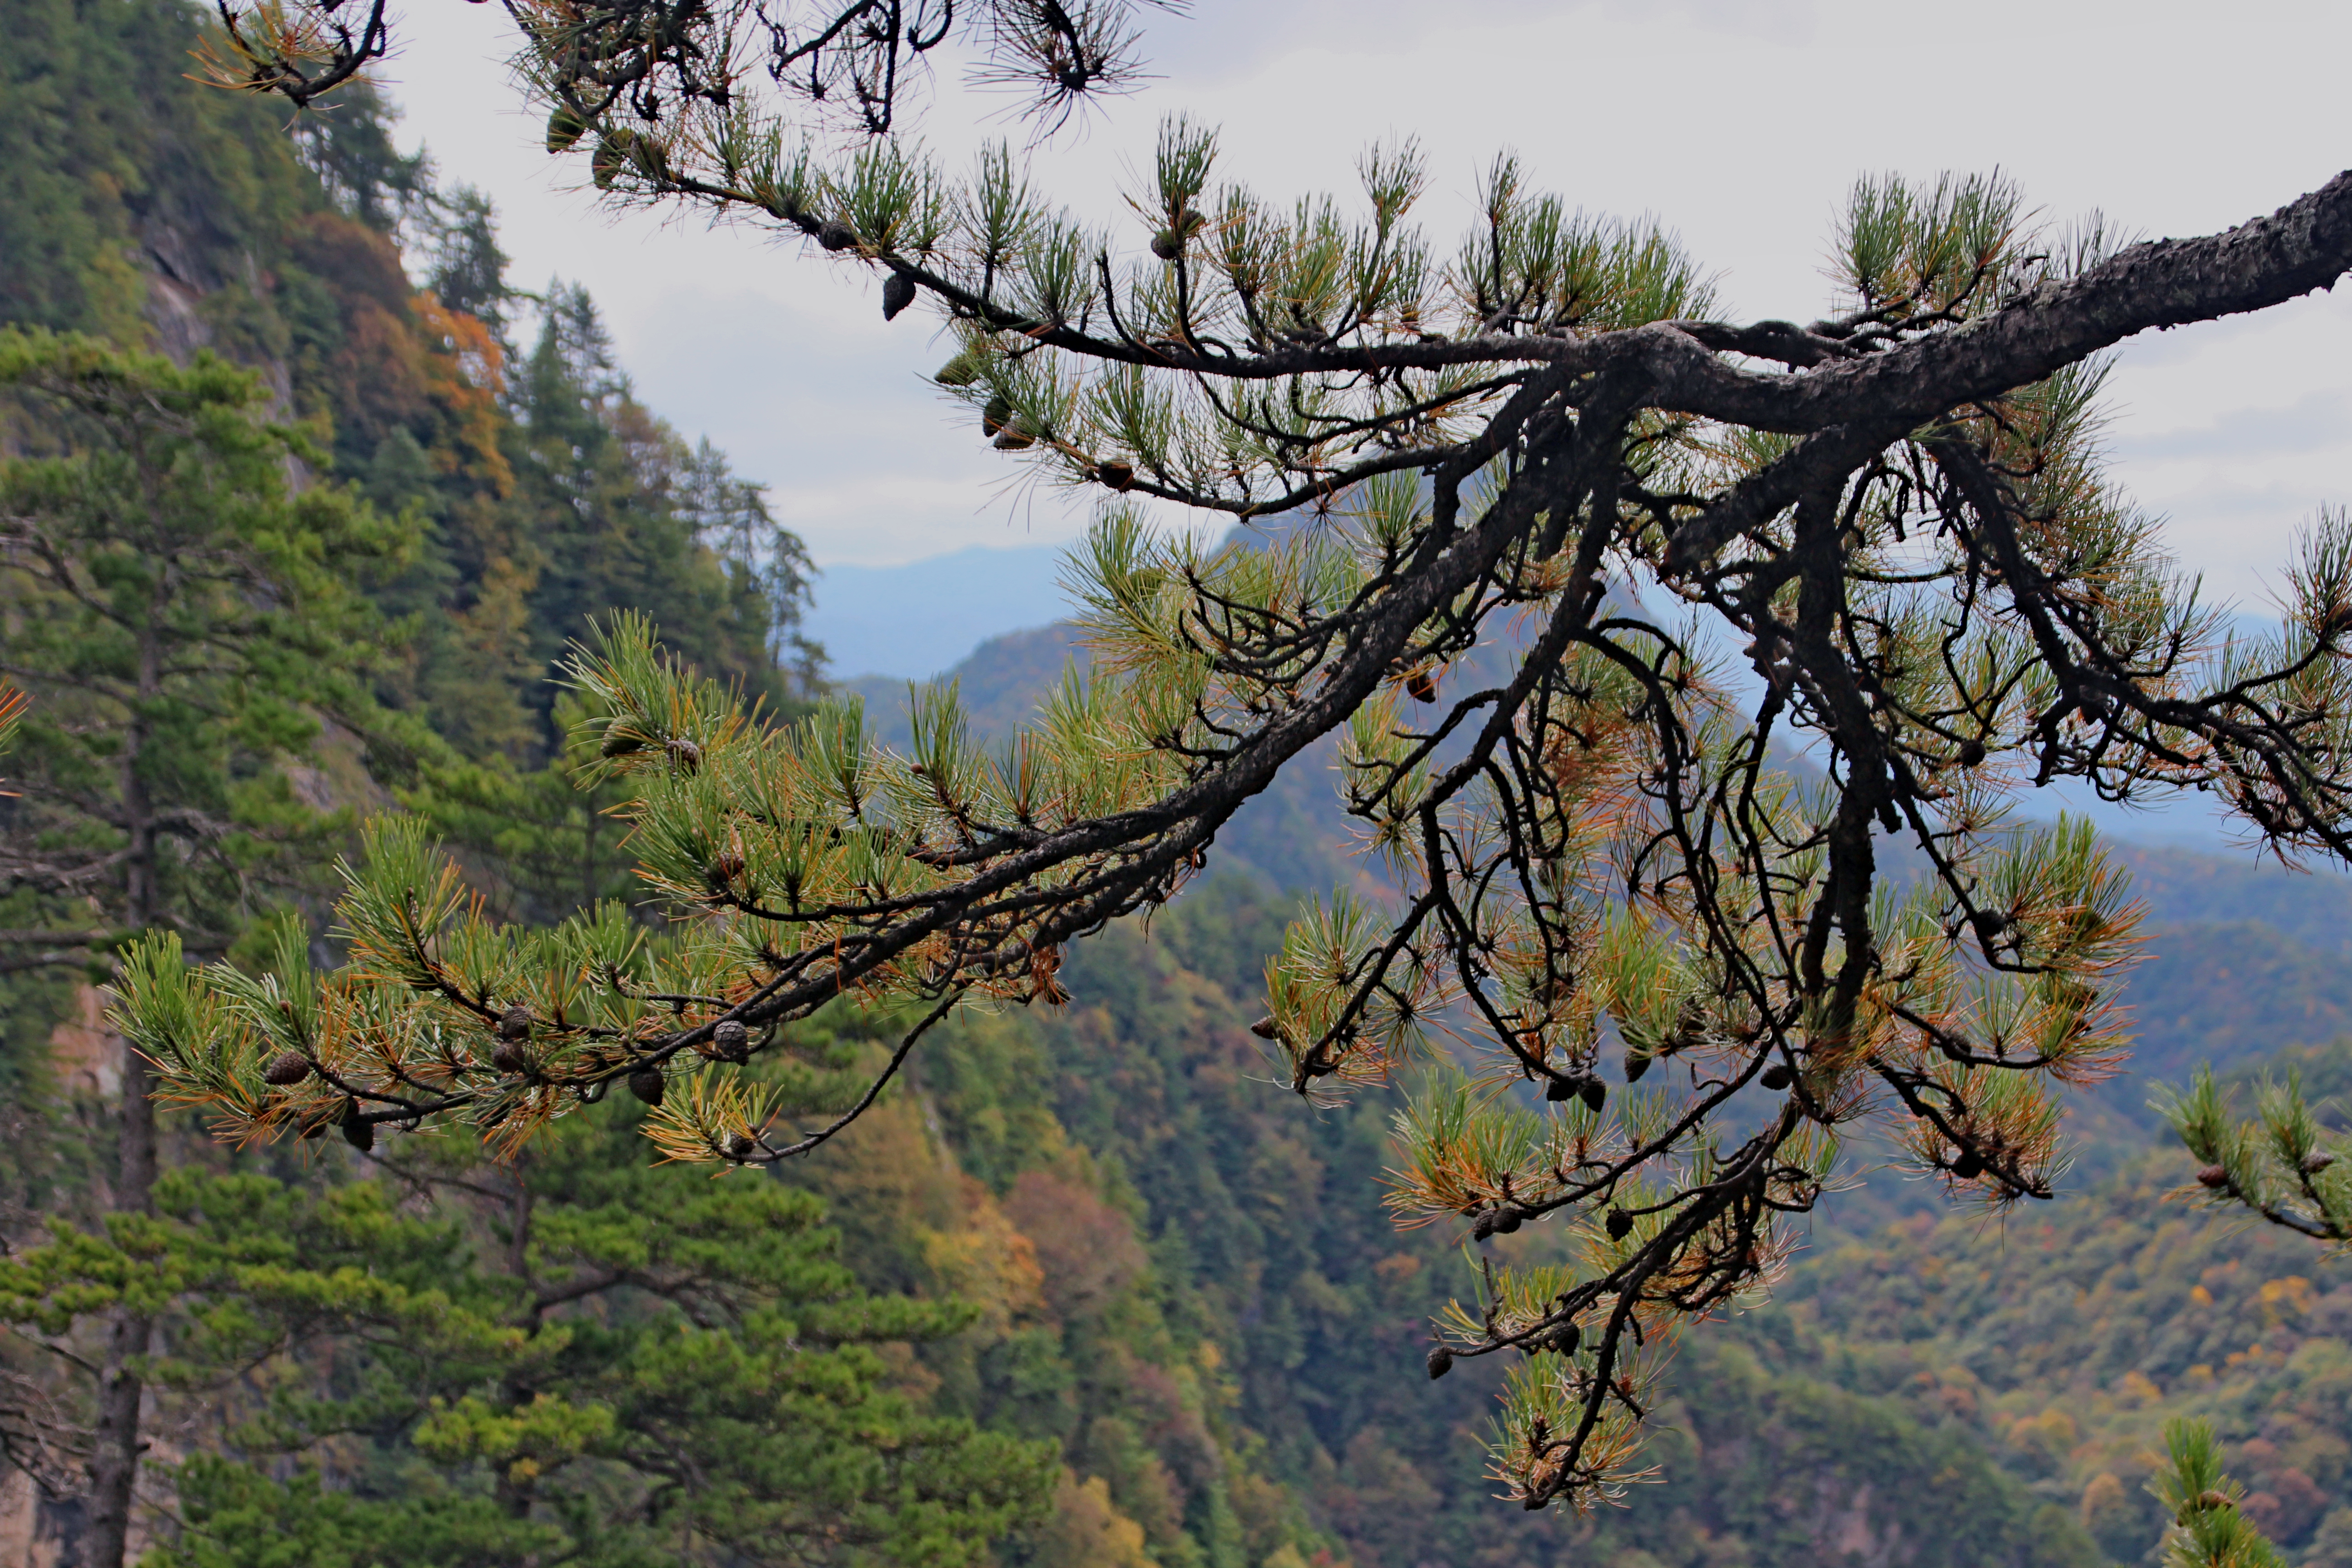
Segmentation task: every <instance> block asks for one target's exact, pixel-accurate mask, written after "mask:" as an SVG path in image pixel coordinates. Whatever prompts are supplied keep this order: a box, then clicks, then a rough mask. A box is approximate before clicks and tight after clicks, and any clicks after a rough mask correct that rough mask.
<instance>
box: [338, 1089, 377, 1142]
mask: <svg viewBox="0 0 2352 1568" xmlns="http://www.w3.org/2000/svg"><path fill="white" fill-rule="evenodd" d="M343 1142H346V1143H348V1144H350V1145H351V1146H352V1148H354V1149H356V1150H358V1151H359V1152H361V1153H362V1154H364V1153H366V1152H368V1151H369V1150H371V1149H373V1148H374V1147H375V1123H373V1122H372V1121H367V1120H366V1119H365V1118H364V1117H362V1115H361V1114H360V1102H359V1101H358V1100H345V1101H344V1102H343Z"/></svg>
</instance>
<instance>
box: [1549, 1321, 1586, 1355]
mask: <svg viewBox="0 0 2352 1568" xmlns="http://www.w3.org/2000/svg"><path fill="white" fill-rule="evenodd" d="M1583 1339H1584V1331H1583V1330H1581V1329H1580V1328H1578V1327H1577V1326H1576V1324H1575V1323H1574V1322H1573V1321H1570V1322H1565V1323H1562V1324H1561V1325H1560V1326H1559V1328H1557V1329H1555V1330H1553V1331H1552V1336H1551V1348H1552V1350H1553V1352H1555V1353H1557V1354H1559V1355H1574V1354H1575V1353H1576V1347H1577V1346H1578V1344H1580V1342H1582V1341H1583Z"/></svg>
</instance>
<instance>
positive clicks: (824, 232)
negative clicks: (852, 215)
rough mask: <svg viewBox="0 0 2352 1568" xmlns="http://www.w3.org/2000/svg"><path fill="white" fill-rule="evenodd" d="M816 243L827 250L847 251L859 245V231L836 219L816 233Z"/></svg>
mask: <svg viewBox="0 0 2352 1568" xmlns="http://www.w3.org/2000/svg"><path fill="white" fill-rule="evenodd" d="M816 242H817V243H818V244H819V245H821V246H823V247H825V248H826V249H827V250H847V249H848V248H849V247H851V246H853V245H856V243H857V231H856V229H854V228H852V227H850V226H848V225H847V224H845V223H844V222H842V221H841V220H840V219H839V218H834V219H832V220H831V221H829V222H828V223H826V225H825V226H824V227H823V228H821V229H818V230H817V231H816Z"/></svg>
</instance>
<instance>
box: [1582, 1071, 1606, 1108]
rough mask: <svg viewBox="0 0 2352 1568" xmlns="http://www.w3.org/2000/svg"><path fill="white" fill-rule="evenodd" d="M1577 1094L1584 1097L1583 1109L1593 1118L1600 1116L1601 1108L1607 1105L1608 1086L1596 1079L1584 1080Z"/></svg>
mask: <svg viewBox="0 0 2352 1568" xmlns="http://www.w3.org/2000/svg"><path fill="white" fill-rule="evenodd" d="M1579 1092H1580V1093H1581V1094H1582V1095H1583V1096H1584V1109H1585V1110H1590V1111H1591V1112H1592V1113H1593V1114H1594V1115H1595V1116H1598V1115H1600V1114H1601V1107H1602V1106H1604V1105H1606V1104H1608V1103H1609V1086H1608V1085H1607V1084H1605V1083H1603V1082H1601V1080H1600V1079H1597V1078H1588V1079H1585V1080H1584V1084H1583V1087H1582V1089H1580V1091H1579Z"/></svg>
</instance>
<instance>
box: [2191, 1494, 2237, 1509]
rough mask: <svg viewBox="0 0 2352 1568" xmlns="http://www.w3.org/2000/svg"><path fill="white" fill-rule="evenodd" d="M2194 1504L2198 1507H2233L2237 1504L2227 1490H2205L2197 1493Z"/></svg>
mask: <svg viewBox="0 0 2352 1568" xmlns="http://www.w3.org/2000/svg"><path fill="white" fill-rule="evenodd" d="M2196 1506H2197V1507H2199V1508H2200V1509H2207V1508H2235V1507H2237V1506H2238V1504H2237V1502H2236V1500H2234V1499H2232V1498H2231V1496H2230V1495H2229V1494H2228V1493H2227V1492H2217V1491H2211V1490H2207V1491H2201V1492H2199V1493H2198V1494H2197V1505H2196Z"/></svg>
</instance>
